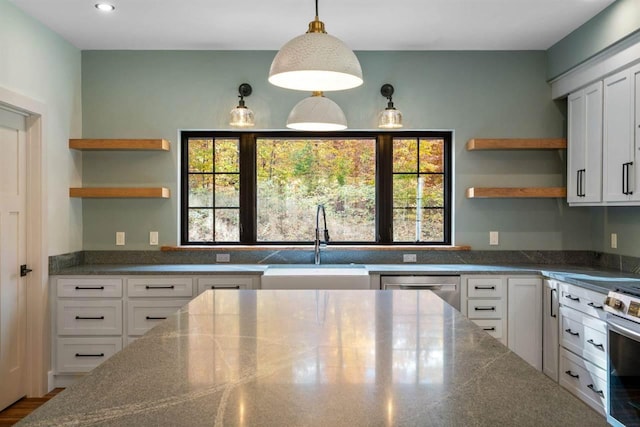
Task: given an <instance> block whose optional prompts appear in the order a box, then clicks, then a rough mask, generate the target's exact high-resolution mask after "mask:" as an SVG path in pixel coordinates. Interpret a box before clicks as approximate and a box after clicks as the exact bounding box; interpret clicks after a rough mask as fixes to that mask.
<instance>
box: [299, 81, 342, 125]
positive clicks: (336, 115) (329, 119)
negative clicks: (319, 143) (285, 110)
mask: <svg viewBox="0 0 640 427" xmlns="http://www.w3.org/2000/svg"><path fill="white" fill-rule="evenodd" d="M287 127H288V128H289V129H297V130H305V131H332V130H343V129H346V128H347V118H346V117H345V115H344V112H343V111H342V109H341V108H340V106H339V105H338V104H336V103H335V102H333V101H332V100H330V99H329V98H326V97H325V96H324V94H323V93H322V92H319V91H316V92H313V94H312V95H311V96H310V97H308V98H305V99H303V100H302V101H300V102H298V103H297V104H296V105H295V106H294V107H293V109H292V110H291V113H289V118H288V119H287Z"/></svg>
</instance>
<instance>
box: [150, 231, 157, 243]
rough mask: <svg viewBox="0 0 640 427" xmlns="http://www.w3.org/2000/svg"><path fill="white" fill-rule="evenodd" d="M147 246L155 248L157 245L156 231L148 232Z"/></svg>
mask: <svg viewBox="0 0 640 427" xmlns="http://www.w3.org/2000/svg"><path fill="white" fill-rule="evenodd" d="M149 244H150V245H151V246H157V245H158V232H157V231H150V232H149Z"/></svg>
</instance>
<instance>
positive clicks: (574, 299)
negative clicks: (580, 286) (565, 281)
mask: <svg viewBox="0 0 640 427" xmlns="http://www.w3.org/2000/svg"><path fill="white" fill-rule="evenodd" d="M564 297H565V298H568V299H570V300H571V301H576V302H580V298H578V297H574V296H573V295H570V294H567V295H565V296H564Z"/></svg>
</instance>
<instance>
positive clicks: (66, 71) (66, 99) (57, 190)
mask: <svg viewBox="0 0 640 427" xmlns="http://www.w3.org/2000/svg"><path fill="white" fill-rule="evenodd" d="M80 84H81V81H80V51H79V50H78V49H76V48H75V47H73V46H72V45H70V44H69V43H67V42H66V41H65V40H64V39H62V38H61V37H60V36H59V35H57V34H56V33H54V32H52V31H51V30H49V29H48V28H46V27H44V26H43V25H42V24H40V23H39V22H37V21H36V20H34V19H33V18H31V17H29V16H27V15H26V14H24V13H23V12H22V11H21V10H20V9H18V8H17V7H15V6H14V5H13V4H12V3H11V2H9V1H7V0H0V86H1V87H3V88H5V89H8V90H10V91H13V92H17V93H20V94H23V95H25V96H27V97H29V98H32V99H36V100H38V101H40V102H43V103H44V104H45V105H46V117H45V122H44V129H43V141H44V144H45V147H46V151H45V154H44V155H45V158H46V159H47V177H48V179H47V193H48V205H47V214H48V225H49V226H48V240H49V254H50V255H58V254H61V253H66V252H70V251H77V250H80V249H82V202H81V201H79V200H69V186H71V185H76V184H79V183H80V182H81V176H80V175H81V166H82V164H81V161H82V158H81V155H80V154H79V153H73V152H71V151H70V150H69V148H68V139H69V138H70V137H79V136H80V135H81V132H82V128H81V125H82V123H81V122H82V114H81V96H80V89H81V85H80Z"/></svg>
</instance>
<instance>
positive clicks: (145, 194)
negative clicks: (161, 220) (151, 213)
mask: <svg viewBox="0 0 640 427" xmlns="http://www.w3.org/2000/svg"><path fill="white" fill-rule="evenodd" d="M69 197H83V198H103V199H116V198H155V199H168V198H169V197H171V191H170V190H169V189H168V188H165V187H151V188H141V187H136V188H131V187H94V188H70V189H69Z"/></svg>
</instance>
